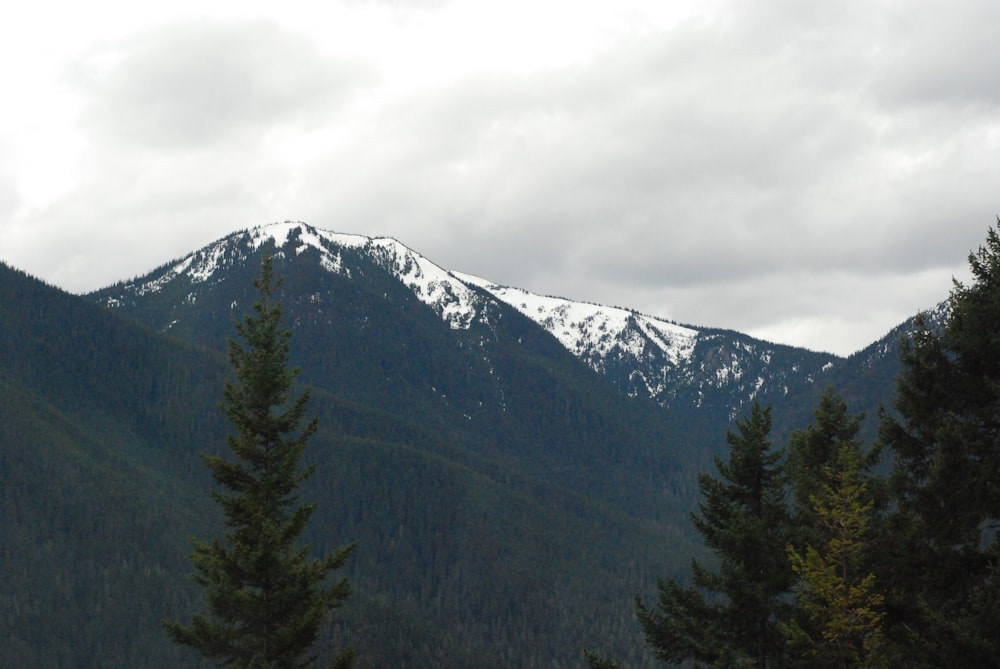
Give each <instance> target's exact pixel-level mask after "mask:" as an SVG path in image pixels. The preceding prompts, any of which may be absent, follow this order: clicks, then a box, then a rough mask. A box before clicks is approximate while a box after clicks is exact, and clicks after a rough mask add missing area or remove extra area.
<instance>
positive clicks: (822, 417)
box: [786, 388, 880, 541]
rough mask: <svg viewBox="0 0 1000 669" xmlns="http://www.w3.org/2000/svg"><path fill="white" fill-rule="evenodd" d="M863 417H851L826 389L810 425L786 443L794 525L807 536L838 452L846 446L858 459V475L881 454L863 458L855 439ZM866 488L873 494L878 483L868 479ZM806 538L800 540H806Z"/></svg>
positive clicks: (813, 523) (814, 523)
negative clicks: (815, 502)
mask: <svg viewBox="0 0 1000 669" xmlns="http://www.w3.org/2000/svg"><path fill="white" fill-rule="evenodd" d="M863 419H864V414H856V415H854V416H851V415H850V413H849V412H848V408H847V403H846V402H845V401H844V400H843V399H842V398H841V397H840V396H839V395H838V394H837V393H836V391H835V390H834V389H833V388H827V389H826V391H825V392H824V393H823V395H822V396H821V397H820V400H819V404H817V406H816V409H815V410H814V411H813V423H812V424H811V425H809V426H808V427H806V428H805V429H803V430H795V431H794V432H792V434H791V436H790V437H789V441H788V464H787V465H786V469H787V474H788V481H789V483H790V484H791V492H792V511H793V514H794V516H795V525H796V526H797V527H798V528H799V529H800V530H803V531H804V532H805V533H806V534H809V533H810V532H811V529H810V528H814V527H816V524H817V523H816V514H815V510H814V503H813V499H814V498H815V497H816V496H817V495H819V493H820V492H821V490H822V489H823V486H824V485H826V484H827V483H828V481H827V470H828V468H830V467H835V466H836V465H837V462H838V459H839V457H840V451H841V450H842V449H843V448H844V447H845V446H846V447H849V448H850V449H851V450H852V452H856V453H857V454H858V457H859V461H858V468H859V472H860V473H861V475H863V476H866V478H867V472H869V471H870V470H871V468H872V467H873V466H874V465H875V464H876V463H877V461H878V458H879V454H880V451H879V450H878V448H872V449H870V450H869V451H868V452H867V453H866V454H864V455H862V454H861V450H862V444H861V440H860V439H859V438H858V433H859V432H860V430H861V421H862V420H863ZM866 486H867V487H868V489H869V492H871V493H872V495H874V494H875V492H876V491H875V490H873V488H878V487H879V485H878V482H877V481H875V480H871V479H868V480H867V481H866ZM807 539H808V537H802V540H803V541H805V540H807Z"/></svg>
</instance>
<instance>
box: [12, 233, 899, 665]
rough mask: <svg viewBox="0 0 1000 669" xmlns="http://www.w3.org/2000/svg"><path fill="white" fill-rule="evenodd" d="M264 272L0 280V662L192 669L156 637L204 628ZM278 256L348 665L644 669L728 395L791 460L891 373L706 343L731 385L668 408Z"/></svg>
mask: <svg viewBox="0 0 1000 669" xmlns="http://www.w3.org/2000/svg"><path fill="white" fill-rule="evenodd" d="M271 248H273V247H271ZM266 250H268V247H266V246H263V247H246V248H244V249H242V250H241V252H240V253H239V254H232V255H230V256H228V262H227V263H225V265H224V266H225V268H226V270H225V272H224V273H221V274H218V275H214V276H212V277H211V280H209V281H206V282H203V283H200V284H196V283H191V282H188V283H185V282H183V281H180V282H170V281H164V282H162V285H161V288H162V289H161V290H159V291H158V292H155V293H152V292H151V293H148V294H139V293H137V294H135V295H134V299H133V300H132V301H131V302H129V303H124V302H120V303H118V304H117V305H116V307H117V308H116V309H113V310H109V309H106V308H104V307H101V306H98V305H96V304H94V300H98V301H100V302H102V303H107V298H108V296H110V295H112V294H117V293H116V290H117V289H116V288H115V287H112V288H110V289H109V290H108V291H105V292H102V293H99V294H96V295H93V296H88V297H87V298H86V299H85V298H81V297H76V296H71V295H68V294H66V293H64V292H62V291H59V290H57V289H55V288H52V287H50V286H46V285H44V284H43V283H41V282H39V281H36V280H34V279H32V278H31V277H28V276H26V275H24V274H22V273H20V272H17V271H15V270H12V269H10V268H7V267H3V268H2V270H0V271H2V273H0V292H2V295H0V297H2V301H0V328H2V332H3V333H4V337H3V338H2V340H0V341H2V343H0V346H3V347H4V350H3V351H2V353H3V356H2V359H0V387H2V391H3V392H2V393H0V402H2V407H0V458H2V460H0V490H3V495H4V502H3V507H2V509H0V513H2V514H3V524H2V527H3V528H4V536H5V537H8V536H9V537H10V539H9V540H6V541H5V542H4V546H3V548H0V568H2V570H3V573H4V574H5V575H9V576H10V578H4V579H3V583H2V584H0V598H2V601H0V606H2V609H3V610H4V611H5V614H4V616H5V617H4V618H3V619H4V625H3V628H2V630H3V635H4V638H3V640H2V642H0V665H4V666H6V665H10V666H53V667H134V666H163V667H174V666H178V665H186V666H197V660H196V657H195V656H194V655H192V654H190V652H189V651H182V650H180V649H178V648H177V647H175V646H173V645H172V644H171V643H170V642H169V641H168V640H167V638H166V635H165V634H164V633H163V631H162V629H161V627H160V621H161V619H163V618H174V619H177V618H181V617H184V616H186V615H188V614H189V613H190V612H192V611H194V610H197V608H198V606H199V593H198V591H197V588H196V587H195V586H194V584H193V583H192V581H191V577H190V574H191V568H190V564H189V563H188V560H187V556H188V554H189V553H190V550H191V547H190V544H189V543H188V541H187V537H189V536H191V535H195V536H201V537H205V536H211V535H212V532H213V531H217V529H218V527H219V526H220V517H219V514H218V511H217V509H215V508H214V506H213V504H212V501H211V497H210V495H209V492H210V490H211V488H212V485H211V480H210V477H209V476H208V472H207V471H206V470H205V468H204V466H203V464H202V462H201V460H200V458H199V457H198V454H199V453H202V452H206V453H210V454H212V453H222V452H224V449H225V435H226V432H227V425H226V424H225V421H224V420H223V418H222V416H221V414H220V412H219V410H218V408H217V405H218V403H219V402H220V400H221V394H222V386H223V380H224V379H225V378H226V376H227V373H228V370H227V365H226V361H225V341H226V338H227V337H229V336H232V333H233V332H232V324H233V319H234V318H238V317H239V316H240V315H241V314H242V313H243V312H244V311H245V310H246V309H248V308H249V307H250V305H251V304H252V302H253V297H252V294H253V286H252V280H253V278H254V277H255V275H256V272H257V271H258V269H259V263H260V253H262V252H264V251H266ZM287 250H288V251H289V252H286V253H284V254H280V253H279V254H278V255H277V256H276V264H275V268H276V271H277V274H278V275H279V276H280V277H281V278H282V279H283V281H284V283H283V285H282V287H281V290H280V293H279V297H280V299H281V300H282V302H283V303H284V305H285V306H286V312H285V313H286V316H287V318H288V324H289V325H290V326H291V327H292V328H293V331H294V337H293V349H292V362H293V364H295V365H298V366H300V367H301V370H302V372H301V376H300V380H301V382H302V383H303V384H305V385H308V386H309V387H311V388H312V399H311V402H310V412H311V414H312V415H315V416H316V417H317V418H318V419H319V425H320V428H319V432H318V433H317V434H316V435H315V437H314V438H313V439H312V441H311V444H310V447H309V450H308V452H307V454H306V459H307V460H308V461H309V462H313V463H315V464H316V465H317V472H316V474H315V476H314V477H313V478H312V479H311V480H310V481H309V482H308V483H307V484H306V487H305V489H304V497H305V498H306V499H311V500H315V501H316V502H317V503H318V507H317V511H316V513H315V516H314V517H313V519H312V521H311V523H310V525H309V529H308V537H307V538H308V540H309V541H310V542H311V544H312V545H313V546H314V548H315V550H316V551H317V553H320V552H323V551H327V550H330V549H332V548H333V547H335V546H338V545H341V544H343V543H345V542H349V541H355V540H356V541H358V548H357V550H356V551H355V553H354V555H353V556H352V557H351V559H350V561H349V563H348V564H347V566H346V573H347V574H348V575H349V576H350V578H351V580H352V582H353V583H354V585H355V588H356V591H357V592H356V595H355V597H353V598H352V599H351V600H350V601H349V602H348V604H347V605H346V606H345V608H344V609H342V610H340V611H339V612H338V618H337V621H338V622H337V623H336V624H335V625H334V626H332V627H331V628H330V629H329V630H327V632H328V634H330V635H331V638H332V637H333V636H335V637H336V638H337V639H346V640H347V641H348V642H350V643H353V644H354V645H355V647H356V649H357V651H358V666H360V667H385V666H394V667H396V666H398V667H438V666H444V667H536V666H537V667H542V666H545V667H549V666H567V667H572V666H583V665H584V658H583V650H584V649H585V648H591V647H595V646H598V645H599V647H600V648H601V649H602V650H604V651H608V652H609V653H610V654H612V655H613V656H614V657H616V658H621V659H623V660H625V661H626V662H628V666H633V667H641V666H653V660H652V657H651V655H650V653H649V651H648V650H647V649H646V647H645V644H644V643H643V641H642V637H641V632H640V630H639V629H638V628H637V626H636V623H635V613H634V607H633V603H632V595H633V594H635V593H650V592H652V591H653V588H654V583H655V580H656V578H657V577H660V576H664V575H676V576H678V577H681V578H683V577H684V575H685V574H686V570H687V567H688V565H689V562H690V559H691V556H692V555H704V552H705V551H704V548H703V547H702V546H701V543H700V538H699V537H698V535H697V533H696V532H695V530H694V528H693V527H692V526H691V524H690V521H689V513H690V511H691V510H693V509H694V507H695V504H696V502H697V500H698V494H699V488H698V480H697V474H698V472H700V471H705V470H706V469H708V468H709V467H710V466H711V462H712V457H713V455H715V454H720V453H724V452H725V451H726V448H727V444H726V441H725V435H726V430H727V429H728V428H729V426H730V421H731V419H732V418H733V404H732V402H734V401H737V402H744V401H745V399H737V400H734V398H739V397H743V398H745V397H746V395H745V393H746V392H747V391H748V390H749V389H752V388H753V384H757V383H760V382H759V381H757V379H758V378H763V377H767V378H768V379H769V380H768V381H767V383H768V384H770V385H769V387H773V389H774V390H773V391H772V392H768V393H761V398H763V399H765V400H767V401H773V402H774V403H775V406H776V409H775V435H776V438H783V435H787V433H788V432H789V431H790V430H791V429H793V428H796V427H801V426H802V425H804V424H806V423H807V422H808V420H809V418H810V412H811V410H812V407H813V405H814V402H815V400H816V399H817V398H818V397H819V395H820V393H821V392H822V390H823V388H824V387H825V385H826V382H828V381H829V382H835V383H836V384H837V385H838V386H840V387H843V388H845V392H846V393H848V394H851V395H850V396H851V398H852V399H855V398H857V399H858V402H859V404H860V406H859V404H852V406H858V407H859V408H863V409H870V410H871V413H872V414H874V409H875V407H876V406H877V404H878V402H880V401H883V400H884V399H885V398H886V397H887V396H888V392H889V390H888V389H889V388H890V387H891V374H889V373H887V372H886V371H885V370H886V369H889V368H890V367H887V366H886V365H889V366H891V365H893V364H897V363H895V362H894V361H893V356H891V355H888V356H883V355H875V354H872V355H867V356H863V357H858V358H857V359H855V358H852V359H850V360H848V361H844V363H845V364H843V365H841V364H839V363H840V361H839V360H838V361H837V362H838V365H836V366H835V368H834V369H833V370H832V373H831V374H830V375H829V376H824V377H818V376H813V375H811V374H803V375H801V376H794V379H793V376H787V375H786V376H780V377H779V376H777V374H778V371H777V370H778V369H779V367H780V370H789V371H788V372H786V371H782V372H781V374H787V373H790V370H792V369H793V368H794V367H795V366H796V365H803V364H808V365H815V366H817V368H818V364H819V363H820V362H821V361H822V358H820V357H819V356H817V355H816V354H812V353H810V352H804V351H798V350H795V349H789V348H788V347H784V348H783V349H782V350H781V351H779V353H780V356H781V358H780V360H781V361H782V362H780V365H779V364H778V361H777V360H774V361H773V362H772V363H771V364H769V362H768V361H771V360H772V358H771V357H770V356H771V354H770V352H769V351H770V349H765V348H761V349H758V350H756V352H753V353H752V355H750V357H744V356H745V355H746V354H747V353H748V352H749V349H750V348H752V347H753V346H754V345H755V344H754V343H753V342H748V341H746V340H743V339H739V337H737V338H735V339H734V335H735V333H727V332H726V331H717V333H718V335H719V337H717V338H715V339H712V337H711V335H712V334H713V333H712V332H711V331H706V337H705V348H704V351H705V353H706V355H707V356H708V358H709V359H710V360H715V361H716V363H718V364H720V365H723V366H722V367H719V369H727V370H730V371H729V372H727V373H728V374H729V376H727V377H725V378H727V379H729V381H730V382H732V383H730V385H725V386H717V387H716V386H713V387H714V388H717V390H713V391H712V392H710V393H704V394H702V395H701V396H700V397H699V395H698V394H697V393H698V391H697V389H696V388H695V389H694V390H692V391H691V394H690V395H688V396H686V399H685V401H683V402H678V403H677V404H676V406H664V405H662V404H657V402H656V401H655V400H656V398H653V397H650V398H644V397H636V396H633V397H629V394H628V392H625V391H623V388H622V387H621V386H620V385H616V377H615V373H620V374H624V372H623V371H622V370H623V369H624V368H621V367H618V368H615V367H610V368H609V371H614V370H617V371H615V373H607V374H600V373H597V372H595V370H594V369H593V368H592V367H591V366H589V365H588V364H587V362H586V361H584V360H581V359H580V358H578V357H576V356H574V355H573V354H572V353H571V352H570V351H568V350H567V349H566V348H565V347H564V346H563V345H561V344H560V342H559V341H558V340H557V339H556V338H554V337H553V336H552V335H551V333H550V332H548V331H546V330H545V329H544V328H542V327H540V326H539V325H538V323H536V322H534V321H533V320H532V319H529V318H527V317H526V316H525V315H524V314H522V313H519V312H518V311H517V310H516V309H514V308H512V307H510V306H509V305H506V304H505V303H503V302H499V301H495V300H490V299H489V296H488V295H487V294H486V293H476V292H475V291H473V292H472V293H471V295H472V297H471V298H470V299H474V300H479V301H477V302H476V304H477V305H479V306H478V307H477V308H478V309H479V311H477V312H476V314H477V317H476V318H473V319H470V320H469V321H468V323H467V326H465V327H453V323H452V322H449V321H448V320H446V319H443V318H442V314H441V312H440V310H436V309H437V307H436V306H435V304H429V303H428V301H427V300H426V299H422V298H426V294H423V295H421V294H419V293H416V292H415V291H414V289H413V288H412V287H408V286H407V285H405V284H402V283H401V282H400V281H399V280H398V278H397V277H396V276H395V275H393V273H392V272H388V271H385V267H380V266H377V265H372V264H371V262H370V259H369V258H368V257H366V256H365V255H364V254H362V253H361V252H360V251H354V252H352V251H351V250H349V249H345V250H343V251H341V253H340V256H339V262H341V263H343V264H342V267H344V268H346V270H347V271H342V272H330V271H325V270H324V269H323V265H322V262H321V261H322V260H323V257H322V256H320V255H319V253H318V252H317V251H316V250H315V249H302V250H298V251H296V252H291V251H292V247H289V249H287ZM119 292H120V291H119ZM476 295H479V296H478V297H476ZM441 304H444V303H441ZM449 304H450V303H449ZM116 312H117V313H116ZM893 345H894V344H893V341H892V340H889V341H888V342H886V343H884V346H883V348H885V347H888V349H886V350H890V349H891V348H892V346H893ZM880 346H881V344H880ZM880 350H881V349H880ZM890 352H891V351H890ZM887 361H888V362H887ZM713 364H714V363H713ZM740 365H741V366H740ZM705 369H706V370H707V369H708V368H705ZM854 369H856V370H857V372H856V373H855V372H854V371H853V370H854ZM772 371H773V372H774V374H775V376H773V377H768V376H767V375H768V374H769V373H771V372H772ZM705 374H708V375H709V376H711V377H712V378H719V379H721V378H723V376H722V375H720V373H718V372H716V371H711V372H708V371H706V372H705ZM866 374H867V375H868V376H867V377H866V376H865V375H866ZM623 378H624V377H623ZM706 378H707V377H706ZM790 382H791V383H792V385H791V386H790V385H789V383H790ZM782 389H783V390H782ZM713 393H714V394H713ZM597 640H599V641H600V643H599V644H598V643H597Z"/></svg>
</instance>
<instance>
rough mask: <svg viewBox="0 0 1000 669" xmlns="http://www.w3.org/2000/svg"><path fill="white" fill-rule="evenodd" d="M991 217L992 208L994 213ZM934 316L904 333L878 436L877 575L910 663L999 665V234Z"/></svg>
mask: <svg viewBox="0 0 1000 669" xmlns="http://www.w3.org/2000/svg"><path fill="white" fill-rule="evenodd" d="M998 222H1000V219H998ZM969 264H970V266H971V269H972V275H973V282H972V284H971V285H968V286H966V285H963V284H962V283H960V282H958V281H956V282H955V285H954V288H953V289H952V292H951V294H950V296H949V299H948V302H947V316H946V318H945V321H944V325H943V327H938V326H937V324H936V323H935V322H934V321H933V320H932V319H931V318H929V317H927V316H924V317H922V318H921V319H920V322H919V324H920V326H921V328H920V330H919V331H918V332H917V333H915V334H914V335H913V336H912V338H911V339H910V340H909V341H907V342H904V346H903V350H902V354H901V357H902V363H903V371H902V373H901V374H900V377H899V379H898V387H897V393H896V397H895V402H894V405H895V409H896V412H895V413H894V414H893V413H889V412H884V414H883V416H882V425H881V431H880V438H881V440H882V441H883V442H884V443H885V445H886V446H887V447H888V448H889V449H891V451H892V453H893V454H894V456H895V466H894V470H893V474H892V478H891V483H892V491H893V493H894V503H895V505H896V512H895V513H894V514H893V516H892V518H891V519H890V521H891V525H890V528H891V530H892V533H891V537H890V538H889V541H888V542H887V546H886V551H885V557H886V560H885V562H886V565H885V570H884V571H885V574H886V577H887V579H889V582H890V583H891V584H892V591H891V592H890V595H891V597H890V602H889V604H890V622H891V623H892V628H891V630H890V632H891V633H892V636H893V637H894V639H895V640H896V642H897V650H898V651H899V653H900V659H899V661H900V662H906V663H908V664H910V666H949V667H983V666H996V662H997V657H1000V635H998V634H997V630H998V629H1000V582H998V580H1000V576H998V575H997V574H998V570H1000V559H998V558H1000V544H998V541H997V526H998V521H1000V326H998V324H1000V237H998V235H997V232H996V230H995V229H990V230H989V231H988V235H987V239H986V244H985V246H982V247H980V248H979V249H978V250H977V251H976V252H973V253H972V254H970V256H969Z"/></svg>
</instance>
